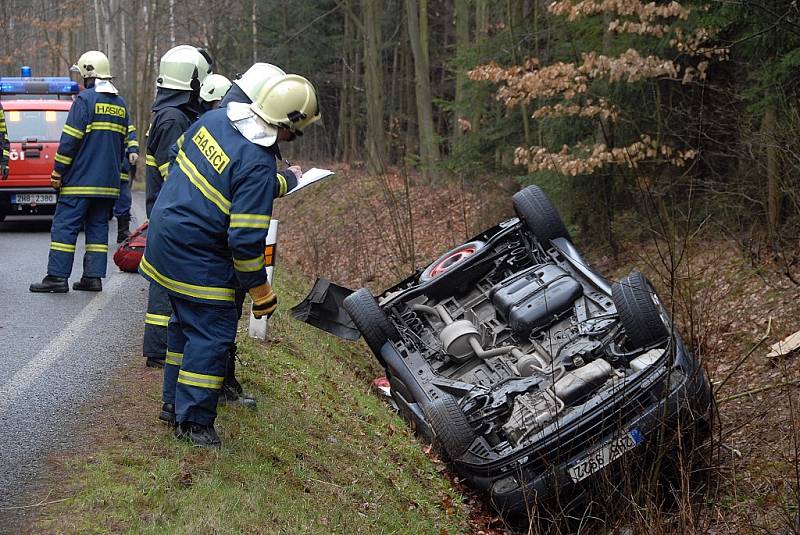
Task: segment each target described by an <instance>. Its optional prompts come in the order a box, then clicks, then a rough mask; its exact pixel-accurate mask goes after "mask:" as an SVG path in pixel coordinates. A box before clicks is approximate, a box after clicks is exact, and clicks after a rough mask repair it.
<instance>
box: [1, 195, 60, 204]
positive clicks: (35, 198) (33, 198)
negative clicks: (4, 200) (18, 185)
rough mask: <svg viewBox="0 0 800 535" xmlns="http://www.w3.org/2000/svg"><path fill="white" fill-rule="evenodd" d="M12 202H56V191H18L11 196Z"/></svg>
mask: <svg viewBox="0 0 800 535" xmlns="http://www.w3.org/2000/svg"><path fill="white" fill-rule="evenodd" d="M11 203H12V204H55V203H56V194H55V193H17V194H15V195H12V196H11Z"/></svg>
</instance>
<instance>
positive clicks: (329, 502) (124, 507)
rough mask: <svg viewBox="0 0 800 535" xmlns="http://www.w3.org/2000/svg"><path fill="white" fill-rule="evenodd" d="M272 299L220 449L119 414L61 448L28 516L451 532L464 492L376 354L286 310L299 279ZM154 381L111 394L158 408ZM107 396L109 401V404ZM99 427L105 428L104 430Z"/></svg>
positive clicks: (287, 277)
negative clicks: (246, 398)
mask: <svg viewBox="0 0 800 535" xmlns="http://www.w3.org/2000/svg"><path fill="white" fill-rule="evenodd" d="M275 286H276V289H277V291H278V293H279V297H280V299H281V303H282V304H283V306H282V309H281V310H280V311H279V312H278V313H277V314H276V316H275V317H273V320H272V321H271V334H272V335H273V337H274V338H273V340H272V341H270V342H268V343H266V344H263V343H258V342H254V341H251V340H246V334H243V335H241V337H240V340H241V343H240V354H241V358H242V360H243V364H244V365H240V367H239V369H240V370H241V371H240V374H239V375H240V377H241V378H242V379H243V382H244V383H245V385H246V386H247V388H248V390H250V391H252V392H253V393H254V394H255V395H257V397H258V399H259V407H258V410H257V411H248V410H246V409H241V408H223V409H222V410H221V412H220V417H219V418H218V430H219V431H220V435H221V436H222V439H223V446H224V447H223V449H222V450H221V451H219V452H210V451H205V450H199V449H195V448H192V447H190V446H188V445H185V444H182V443H180V442H178V441H176V440H175V439H174V438H172V436H171V433H170V432H169V431H168V430H167V429H166V427H164V426H156V425H155V424H147V425H141V424H140V425H135V423H134V422H129V423H130V428H129V429H124V427H125V426H126V425H128V423H126V422H125V421H122V422H116V423H117V424H118V425H121V426H123V429H121V430H120V429H117V432H115V433H114V434H113V435H112V436H111V437H110V438H108V437H106V438H105V439H103V438H100V439H98V440H99V441H98V442H97V443H96V445H94V446H92V447H91V448H89V452H87V453H86V454H81V455H80V456H75V457H72V458H68V459H67V460H65V461H64V463H63V464H64V474H63V476H62V479H63V483H62V484H61V486H60V489H54V491H55V492H54V494H53V495H56V494H60V493H62V492H63V493H66V494H69V495H70V496H71V497H70V498H69V499H68V500H66V501H63V502H58V503H54V504H52V505H49V506H48V507H47V508H46V509H45V510H44V511H43V512H42V513H41V515H40V517H39V518H38V519H37V522H36V524H34V526H33V527H32V530H33V531H34V532H37V533H40V532H48V533H49V532H58V533H64V532H66V533H106V532H132V533H359V534H367V533H415V534H416V533H432V534H442V533H459V532H465V531H466V530H467V518H466V516H467V514H466V511H465V509H464V507H462V506H461V505H460V504H461V503H462V499H461V496H459V495H458V494H457V493H456V491H454V490H453V489H452V488H451V486H450V483H449V482H448V481H447V479H446V478H445V477H443V476H442V474H441V473H440V471H439V470H438V469H437V466H436V465H435V464H434V463H432V462H431V460H430V459H429V458H428V457H427V456H426V455H425V454H424V453H423V451H422V447H421V444H420V443H419V442H417V441H416V440H415V439H414V438H413V436H412V435H411V433H410V432H409V431H408V428H407V426H406V425H405V424H404V422H403V421H402V420H401V419H400V418H399V417H397V415H395V414H394V413H393V412H392V411H391V410H390V409H389V408H388V406H387V405H386V404H385V403H384V402H383V401H382V400H381V399H379V398H378V397H377V396H375V395H373V394H372V393H371V392H370V387H369V383H370V380H371V379H372V378H373V377H374V376H375V375H377V374H378V372H379V368H378V367H377V366H376V365H375V364H374V363H373V358H372V357H371V356H370V355H369V354H368V353H367V351H366V347H365V346H363V344H352V343H346V342H342V341H339V340H337V339H334V338H333V337H331V336H328V335H326V334H324V333H322V332H319V331H317V330H315V329H313V328H311V327H309V326H307V325H304V324H301V323H299V322H296V321H295V320H293V319H291V317H290V314H289V311H288V309H289V306H288V305H287V303H294V302H297V301H298V300H299V299H300V298H301V297H302V296H303V294H304V291H305V290H306V289H307V288H308V286H309V282H308V281H307V280H305V279H303V278H301V277H297V276H294V275H292V274H290V273H287V272H285V271H279V272H278V279H277V282H276V285H275ZM159 387H160V384H159V382H158V378H157V377H156V376H155V375H152V374H151V375H150V376H149V379H148V380H146V381H145V382H144V384H143V387H142V388H133V389H132V390H133V391H128V392H125V393H124V394H123V395H121V396H120V397H119V398H118V399H116V400H113V401H112V404H113V403H117V404H126V406H128V407H130V404H135V405H139V406H141V410H138V409H137V410H135V411H134V412H135V413H137V414H138V418H141V419H153V420H154V419H155V415H156V414H157V410H158V408H159V406H158V401H157V400H158V389H159ZM112 406H113V405H112ZM100 436H101V437H102V434H101V435H100Z"/></svg>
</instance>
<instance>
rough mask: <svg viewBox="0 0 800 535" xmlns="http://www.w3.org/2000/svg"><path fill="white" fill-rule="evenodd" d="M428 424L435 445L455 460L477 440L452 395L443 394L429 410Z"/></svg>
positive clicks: (432, 403) (434, 401)
mask: <svg viewBox="0 0 800 535" xmlns="http://www.w3.org/2000/svg"><path fill="white" fill-rule="evenodd" d="M427 414H428V423H430V425H431V429H433V435H434V443H435V444H436V445H437V446H438V447H440V448H441V449H443V450H444V451H445V453H447V455H448V456H449V457H450V458H451V459H453V460H455V459H458V458H459V457H461V456H462V455H463V454H464V453H465V452H466V451H467V449H469V447H470V446H471V445H472V442H473V441H474V440H475V438H476V436H477V435H476V434H475V431H474V430H473V429H472V427H471V426H470V425H469V422H467V417H466V416H464V411H462V410H461V407H460V406H459V405H458V401H457V400H456V398H455V397H453V395H452V394H448V393H447V392H442V393H441V395H440V396H439V398H437V399H434V400H433V401H432V402H431V404H430V405H429V406H428V409H427Z"/></svg>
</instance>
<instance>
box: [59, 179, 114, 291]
mask: <svg viewBox="0 0 800 535" xmlns="http://www.w3.org/2000/svg"><path fill="white" fill-rule="evenodd" d="M113 203H114V199H111V198H94V197H73V196H71V195H59V197H58V204H57V205H56V213H55V216H53V226H52V227H51V230H50V254H49V257H48V261H47V274H48V275H50V276H53V277H67V278H68V277H69V276H70V275H71V274H72V263H73V260H74V258H75V244H76V243H77V242H78V233H79V232H80V230H81V225H83V226H84V228H85V230H84V233H85V237H86V252H85V253H84V255H83V275H84V276H86V277H105V276H106V266H107V257H108V214H109V212H110V210H111V205H112V204H113Z"/></svg>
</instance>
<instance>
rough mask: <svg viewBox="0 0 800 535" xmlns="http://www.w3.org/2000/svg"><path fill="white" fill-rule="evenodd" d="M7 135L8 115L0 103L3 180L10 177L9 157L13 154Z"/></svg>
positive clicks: (0, 144) (1, 173)
mask: <svg viewBox="0 0 800 535" xmlns="http://www.w3.org/2000/svg"><path fill="white" fill-rule="evenodd" d="M7 137H8V132H7V131H6V116H5V114H4V113H3V105H2V103H0V179H2V180H5V179H7V178H8V159H9V157H10V156H11V153H10V152H9V150H8V147H9V144H8V141H7V140H6V138H7Z"/></svg>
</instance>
